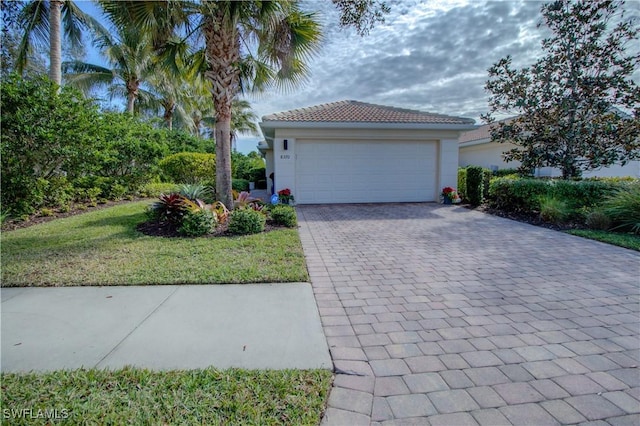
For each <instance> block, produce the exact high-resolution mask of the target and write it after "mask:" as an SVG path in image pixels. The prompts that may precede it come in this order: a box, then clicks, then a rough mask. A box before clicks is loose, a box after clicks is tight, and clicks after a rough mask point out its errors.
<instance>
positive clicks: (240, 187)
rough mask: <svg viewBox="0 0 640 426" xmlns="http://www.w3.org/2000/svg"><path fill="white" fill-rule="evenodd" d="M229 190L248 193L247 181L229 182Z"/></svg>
mask: <svg viewBox="0 0 640 426" xmlns="http://www.w3.org/2000/svg"><path fill="white" fill-rule="evenodd" d="M231 188H232V189H234V190H236V191H239V192H242V191H248V190H249V181H248V180H246V179H233V180H232V181H231Z"/></svg>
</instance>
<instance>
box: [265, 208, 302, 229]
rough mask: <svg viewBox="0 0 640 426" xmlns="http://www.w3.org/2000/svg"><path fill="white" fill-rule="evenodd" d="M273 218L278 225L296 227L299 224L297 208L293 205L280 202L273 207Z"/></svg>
mask: <svg viewBox="0 0 640 426" xmlns="http://www.w3.org/2000/svg"><path fill="white" fill-rule="evenodd" d="M271 219H272V220H273V221H274V222H275V223H277V224H278V225H282V226H286V227H287V228H295V227H296V226H297V225H298V217H297V216H296V210H295V209H294V208H293V207H291V206H285V205H282V204H278V205H276V206H274V207H273V208H272V209H271Z"/></svg>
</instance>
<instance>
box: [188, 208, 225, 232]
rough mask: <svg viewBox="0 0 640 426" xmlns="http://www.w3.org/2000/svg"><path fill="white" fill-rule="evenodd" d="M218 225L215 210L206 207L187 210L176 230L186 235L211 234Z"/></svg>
mask: <svg viewBox="0 0 640 426" xmlns="http://www.w3.org/2000/svg"><path fill="white" fill-rule="evenodd" d="M217 225H218V216H217V215H216V214H215V212H213V211H211V210H206V209H198V210H189V211H188V212H187V213H186V214H185V215H184V216H183V217H182V222H181V224H180V228H178V232H179V233H180V234H181V235H184V236H186V237H201V236H203V235H207V234H211V233H212V232H214V231H215V230H216V226H217Z"/></svg>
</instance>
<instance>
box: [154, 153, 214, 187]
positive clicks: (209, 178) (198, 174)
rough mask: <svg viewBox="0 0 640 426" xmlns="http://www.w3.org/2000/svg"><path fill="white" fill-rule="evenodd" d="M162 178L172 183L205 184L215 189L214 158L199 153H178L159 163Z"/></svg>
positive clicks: (211, 155)
mask: <svg viewBox="0 0 640 426" xmlns="http://www.w3.org/2000/svg"><path fill="white" fill-rule="evenodd" d="M159 166H160V170H162V173H163V175H164V178H165V179H166V180H168V181H170V182H173V183H207V184H209V185H211V186H214V187H215V184H212V183H213V182H215V176H216V156H215V155H214V154H203V153H199V152H179V153H177V154H172V155H169V156H168V157H165V158H163V159H162V160H161V161H160V164H159Z"/></svg>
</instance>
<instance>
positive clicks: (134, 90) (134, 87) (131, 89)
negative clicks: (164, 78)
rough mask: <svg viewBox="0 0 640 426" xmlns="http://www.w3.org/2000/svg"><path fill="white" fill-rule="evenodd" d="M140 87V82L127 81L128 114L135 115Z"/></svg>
mask: <svg viewBox="0 0 640 426" xmlns="http://www.w3.org/2000/svg"><path fill="white" fill-rule="evenodd" d="M139 87H140V82H139V81H137V80H136V81H127V112H128V113H129V114H131V115H133V112H134V109H133V108H134V104H135V103H136V99H138V89H139Z"/></svg>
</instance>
